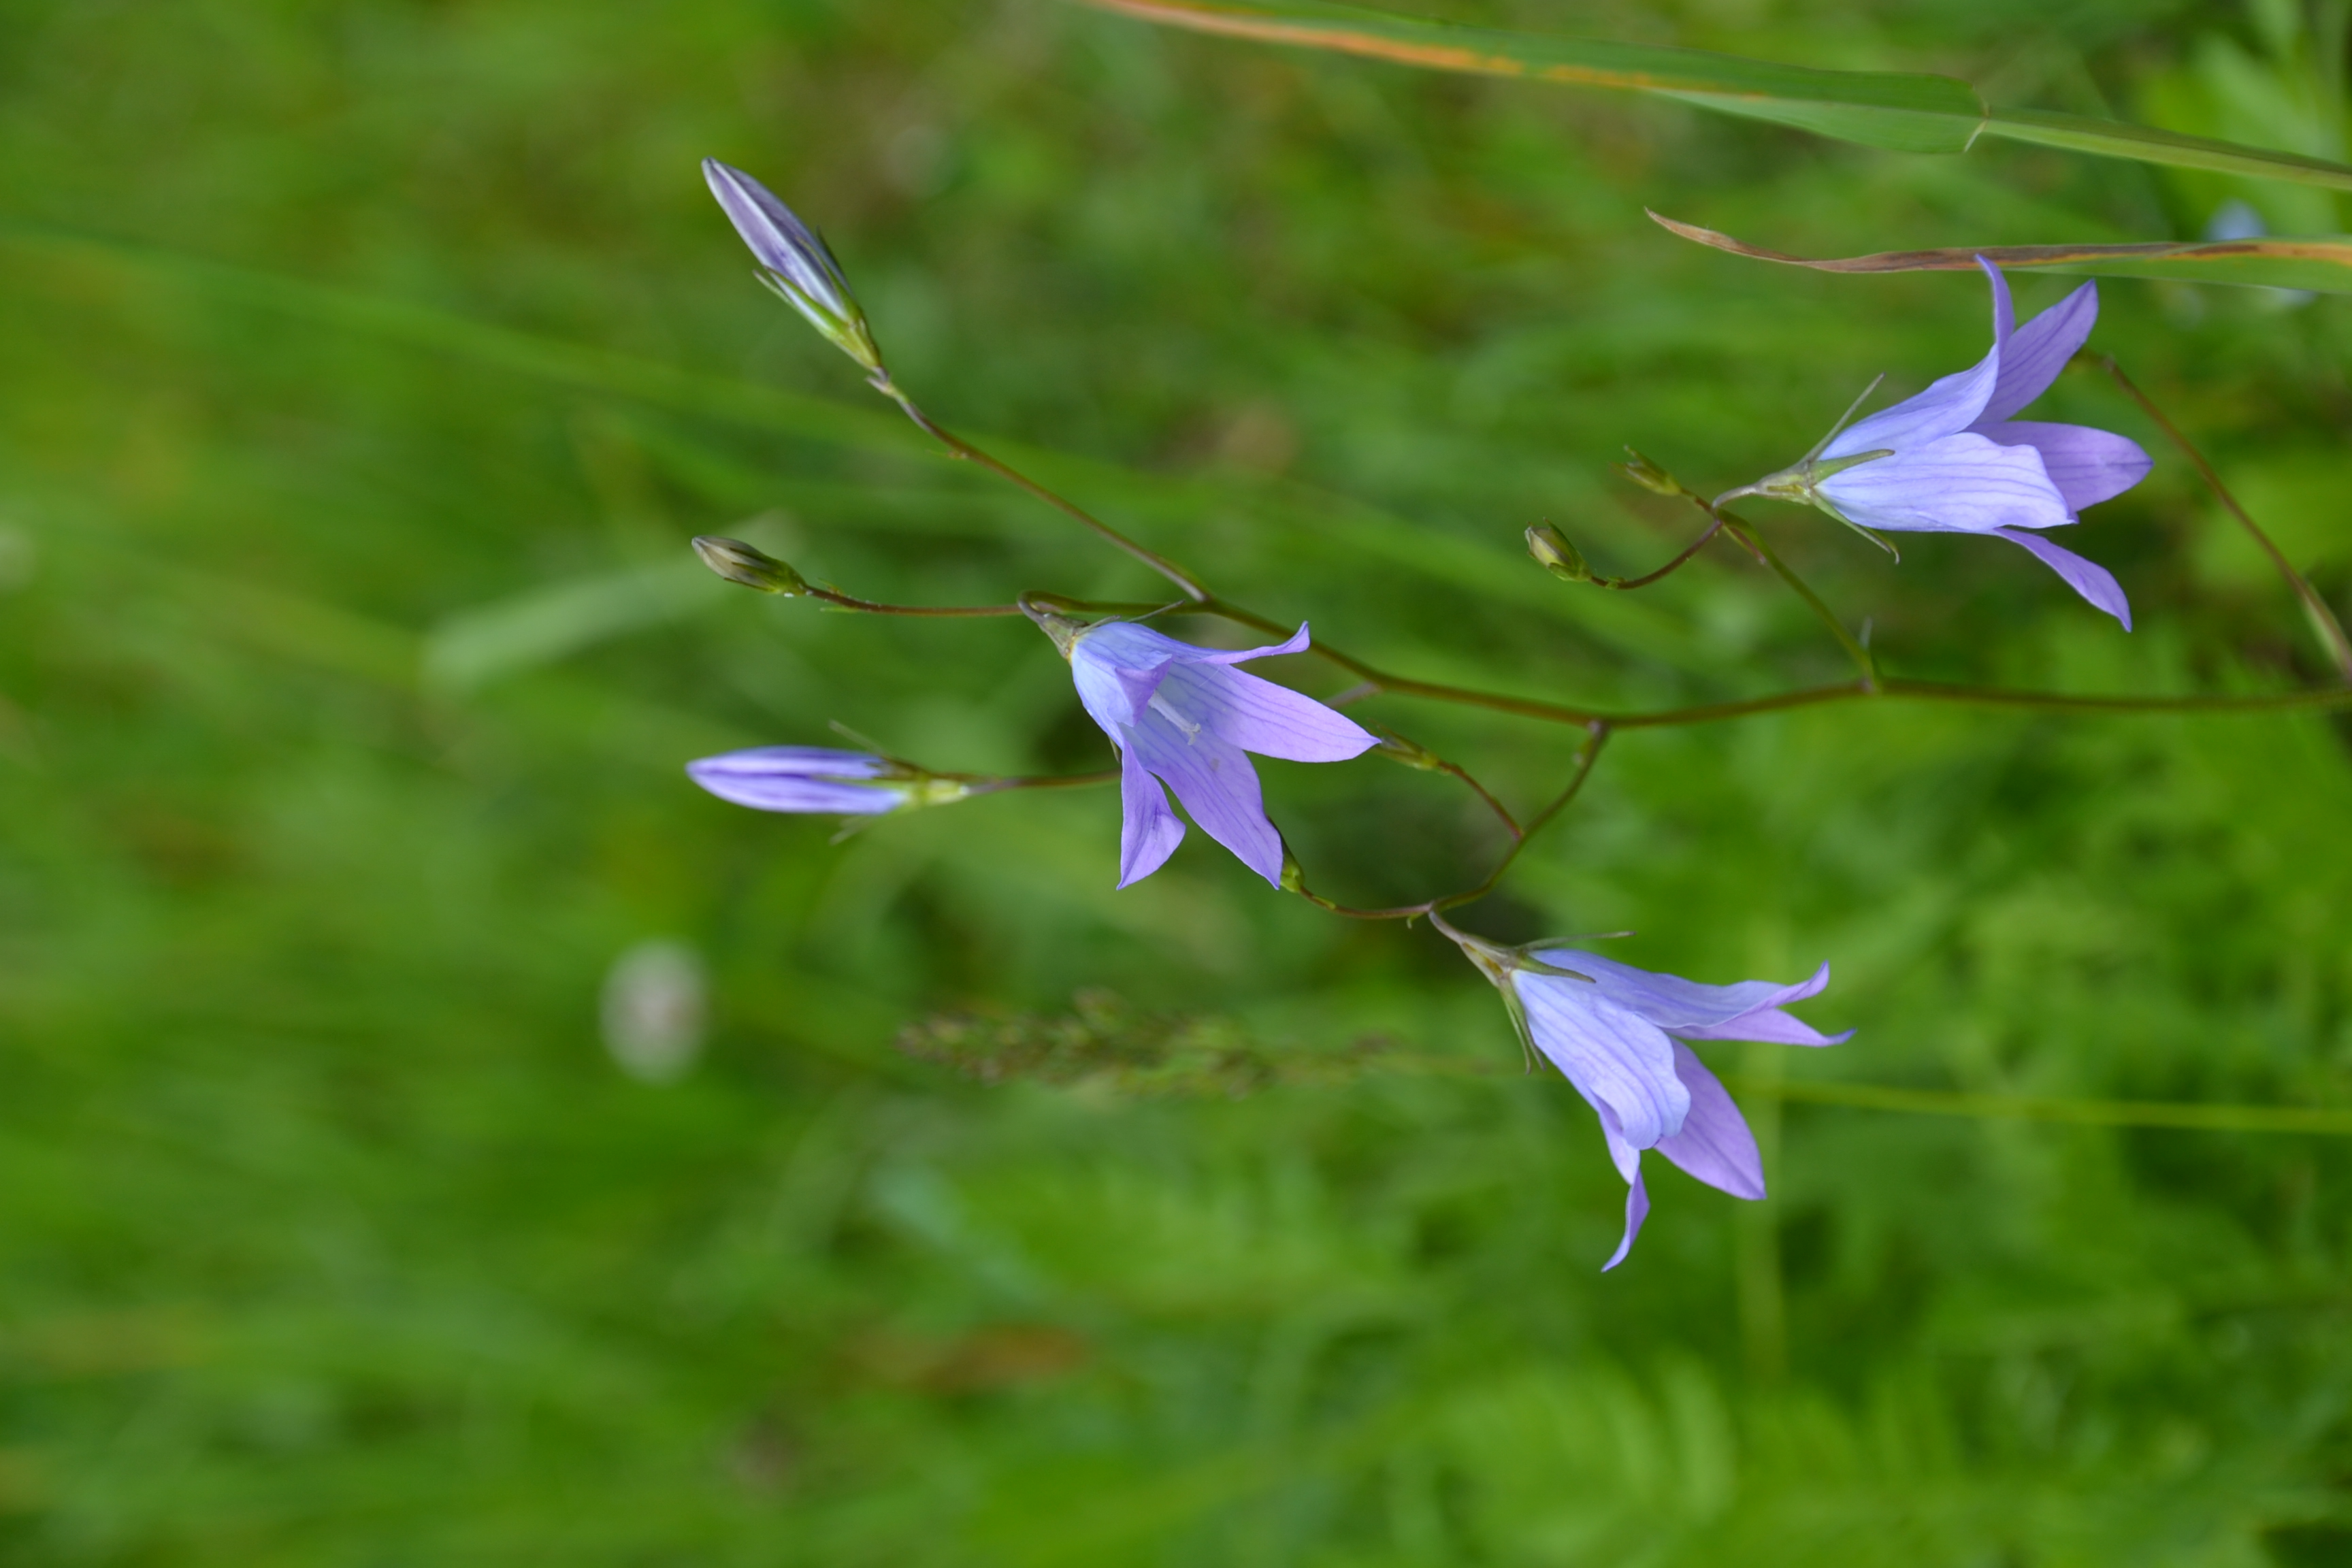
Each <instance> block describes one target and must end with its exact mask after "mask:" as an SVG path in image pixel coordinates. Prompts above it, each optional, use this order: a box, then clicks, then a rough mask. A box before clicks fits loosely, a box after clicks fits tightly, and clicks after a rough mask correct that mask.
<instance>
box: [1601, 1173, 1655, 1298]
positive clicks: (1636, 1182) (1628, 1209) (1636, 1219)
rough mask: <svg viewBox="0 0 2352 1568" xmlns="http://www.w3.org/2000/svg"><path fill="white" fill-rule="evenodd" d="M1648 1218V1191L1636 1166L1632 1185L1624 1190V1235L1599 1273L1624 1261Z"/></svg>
mask: <svg viewBox="0 0 2352 1568" xmlns="http://www.w3.org/2000/svg"><path fill="white" fill-rule="evenodd" d="M1649 1217H1650V1189H1649V1188H1648V1187H1647V1186H1646V1185H1644V1184H1643V1181H1642V1173H1641V1170H1640V1168H1639V1167H1638V1166H1637V1167H1636V1168H1635V1170H1634V1172H1633V1185H1632V1186H1630V1187H1628V1188H1626V1189H1625V1234H1624V1236H1623V1237H1622V1238H1621V1239H1620V1240H1619V1241H1618V1243H1617V1250H1616V1251H1614V1252H1612V1253H1611V1254H1610V1255H1609V1261H1608V1262H1606V1263H1604V1264H1602V1265H1601V1272H1602V1273H1603V1274H1606V1273H1608V1272H1609V1271H1610V1270H1611V1269H1612V1268H1616V1267H1617V1266H1618V1265H1619V1264H1621V1263H1622V1262H1624V1261H1625V1255H1626V1254H1627V1253H1629V1252H1632V1251H1633V1238H1634V1237H1638V1236H1640V1235H1641V1234H1642V1222H1643V1220H1645V1219H1647V1218H1649Z"/></svg>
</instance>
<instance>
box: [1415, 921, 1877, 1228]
mask: <svg viewBox="0 0 2352 1568" xmlns="http://www.w3.org/2000/svg"><path fill="white" fill-rule="evenodd" d="M1432 923H1433V924H1435V925H1436V926H1437V927H1438V928H1439V929H1440V930H1441V931H1444V932H1445V934H1446V935H1447V936H1449V937H1452V938H1453V939H1454V942H1455V943H1456V944H1457V945H1459V946H1460V947H1461V949H1462V951H1463V952H1464V954H1465V956H1467V957H1468V958H1469V960H1470V961H1471V962H1472V963H1475V964H1476V965H1477V966H1478V968H1479V969H1480V971H1481V972H1482V973H1485V974H1486V978H1487V979H1488V980H1490V981H1492V982H1494V984H1495V986H1496V989H1497V990H1499V991H1500V992H1502V994H1503V1003H1504V1005H1505V1006H1507V1008H1509V1010H1510V1013H1511V1020H1512V1022H1513V1023H1514V1024H1515V1025H1516V1026H1517V1027H1518V1030H1519V1034H1520V1037H1521V1038H1522V1039H1524V1040H1525V1041H1526V1042H1527V1043H1528V1045H1529V1046H1530V1047H1532V1048H1533V1049H1535V1050H1536V1051H1538V1052H1540V1053H1542V1055H1543V1056H1544V1058H1545V1059H1547V1060H1549V1062H1550V1063H1551V1064H1552V1065H1553V1066H1554V1067H1556V1068H1559V1070H1560V1071H1561V1073H1563V1074H1564V1075H1566V1077H1567V1079H1568V1081H1569V1082H1570V1083H1571V1084H1573V1085H1574V1086H1575V1088H1576V1092H1577V1093H1579V1094H1580V1095H1582V1096H1583V1097H1584V1099H1585V1102H1586V1103H1587V1104H1589V1105H1591V1107H1592V1109H1593V1110H1594V1111H1595V1112H1596V1113H1597V1114H1598V1115H1599V1116H1600V1118H1601V1132H1602V1134H1603V1135H1604V1136H1605V1137H1606V1138H1607V1140H1608V1142H1609V1157H1610V1158H1611V1159H1612V1160H1613V1161H1614V1162H1615V1163H1616V1165H1617V1172H1618V1174H1620V1175H1622V1176H1623V1177H1624V1178H1625V1182H1626V1186H1627V1192H1626V1194H1625V1234H1624V1237H1623V1238H1622V1240H1620V1241H1619V1242H1618V1244H1617V1250H1616V1251H1615V1252H1613V1253H1612V1254H1610V1257H1609V1261H1608V1262H1606V1263H1604V1264H1602V1265H1601V1271H1602V1272H1604V1273H1606V1272H1607V1271H1608V1270H1610V1269H1612V1268H1616V1267H1617V1265H1619V1264H1620V1263H1622V1262H1623V1261H1624V1260H1625V1255H1626V1254H1627V1253H1628V1252H1630V1251H1632V1250H1633V1238H1634V1237H1637V1236H1639V1235H1640V1234H1641V1232H1642V1222H1643V1219H1645V1218H1647V1217H1648V1215H1649V1213H1650V1194H1649V1189H1648V1188H1647V1187H1646V1186H1644V1185H1643V1181H1642V1151H1643V1150H1644V1149H1655V1150H1656V1151H1657V1152H1659V1153H1661V1154H1663V1155H1664V1156H1665V1157H1666V1158H1667V1159H1669V1160H1671V1161H1673V1162H1674V1163H1675V1164H1677V1165H1679V1166H1681V1167H1682V1168H1683V1169H1684V1170H1685V1171H1687V1172H1689V1173H1691V1174H1692V1175H1694V1176H1696V1177H1697V1178H1698V1179H1699V1180H1700V1181H1702V1182H1705V1183H1706V1184H1707V1185H1709V1186H1711V1187H1717V1188H1720V1189H1721V1190H1723V1191H1724V1192H1727V1193H1729V1194H1731V1195H1732V1196H1734V1197H1739V1198H1761V1197H1762V1196H1763V1195H1764V1165H1763V1161H1762V1159H1761V1157H1760V1156H1759V1154H1758V1152H1757V1150H1756V1139H1755V1136H1754V1134H1752V1133H1751V1132H1749V1131H1748V1123H1747V1121H1746V1120H1745V1119H1744V1118H1742V1117H1741V1116H1740V1114H1739V1108H1738V1106H1737V1105H1735V1104H1733V1103H1732V1100H1731V1096H1730V1095H1729V1094H1728V1093H1727V1092H1726V1091H1725V1089H1724V1087H1723V1085H1722V1084H1721V1083H1720V1082H1719V1081H1718V1080H1717V1079H1716V1076H1715V1075H1714V1074H1713V1073H1711V1072H1709V1071H1707V1069H1706V1064H1704V1063H1702V1062H1701V1061H1700V1060H1699V1059H1698V1057H1697V1055H1696V1053H1695V1052H1693V1051H1692V1050H1691V1048H1690V1047H1688V1046H1686V1045H1685V1044H1683V1043H1682V1042H1683V1041H1685V1040H1762V1041H1765V1042H1768V1043H1769V1044H1773V1045H1783V1046H1834V1045H1837V1044H1840V1043H1841V1042H1843V1041H1844V1040H1847V1039H1849V1038H1851V1037H1853V1031H1852V1030H1851V1029H1849V1030H1847V1031H1846V1032H1845V1033H1844V1034H1842V1035H1823V1034H1822V1033H1821V1032H1820V1031H1818V1030H1816V1029H1814V1028H1813V1027H1812V1026H1811V1025H1808V1024H1804V1023H1801V1022H1800V1021H1799V1020H1797V1019H1795V1018H1792V1017H1790V1016H1789V1015H1788V1014H1786V1013H1784V1012H1782V1011H1781V1010H1780V1009H1781V1008H1782V1007H1784V1006H1786V1005H1788V1004H1790V1003H1791V1002H1801V1001H1803V1000H1804V999H1805V998H1807V997H1809V996H1815V995H1818V994H1821V992H1822V988H1823V987H1825V986H1826V985H1828V984H1829V983H1830V966H1829V965H1828V964H1826V963H1824V964H1822V966H1821V968H1820V969H1819V970H1818V971H1816V972H1815V973H1814V974H1813V976H1812V978H1811V979H1810V980H1806V981H1803V982H1801V983H1800V984H1795V985H1775V984H1771V983H1770V982H1769V981H1764V980H1743V981H1740V982H1739V983H1738V984H1735V985H1701V984H1698V983H1696V981H1690V980H1685V979H1683V978H1681V977H1680V976H1678V975H1673V974H1654V973H1651V972H1650V971H1648V970H1645V969H1636V968H1634V967H1633V965H1631V964H1627V963H1618V962H1616V961H1615V960H1614V959H1608V958H1603V957H1601V955H1600V954H1599V953H1595V952H1580V951H1579V950H1577V949H1574V948H1561V947H1545V946H1541V945H1538V946H1536V947H1532V948H1508V947H1502V946H1499V945H1497V944H1496V943H1494V942H1487V941H1486V940H1484V939H1483V938H1479V937H1475V936H1471V935H1469V934H1467V933H1466V932H1463V931H1455V930H1454V928H1453V927H1452V926H1450V925H1447V924H1446V923H1445V921H1444V917H1442V916H1439V917H1433V921H1432Z"/></svg>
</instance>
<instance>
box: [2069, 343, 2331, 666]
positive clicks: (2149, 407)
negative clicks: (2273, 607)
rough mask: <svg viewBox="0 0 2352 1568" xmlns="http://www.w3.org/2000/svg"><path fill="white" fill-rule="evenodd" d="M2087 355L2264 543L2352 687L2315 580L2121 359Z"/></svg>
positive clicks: (2224, 505)
mask: <svg viewBox="0 0 2352 1568" xmlns="http://www.w3.org/2000/svg"><path fill="white" fill-rule="evenodd" d="M2083 357H2084V359H2085V360H2086V361H2088V363H2093V364H2095V365H2097V366H2098V367H2099V368H2100V369H2102V370H2104V371H2105V372H2106V373H2107V374H2108V375H2109V376H2110V377H2112V378H2113V379H2114V381H2115V384H2116V385H2117V386H2120V387H2122V388H2123V389H2124V394H2125V395H2126V396H2127V397H2129V398H2130V399H2131V400H2132V401H2133V402H2134V403H2137V404H2138V405H2139V409H2140V412H2141V413H2143V414H2145V415H2147V416H2148V417H2149V418H2150V419H2152V420H2154V421H2156V427H2157V428H2158V429H2159V430H2161V431H2163V432H2164V438H2165V439H2166V440H2168V441H2169V442H2171V443H2172V446H2173V449H2174V450H2176V451H2178V452H2179V454H2180V455H2181V456H2182V457H2184V458H2188V459H2189V466H2190V467H2191V468H2195V469H2196V470H2197V477H2198V478H2199V479H2203V480H2204V481H2205V488H2206V489H2209V490H2211V491H2212V492H2213V499H2214V500H2218V501H2220V502H2221V509H2222V510H2224V511H2227V512H2228V513H2229V514H2230V515H2231V517H2234V518H2236V519H2237V520H2238V522H2239V525H2240V526H2241V527H2242V528H2244V529H2245V531H2246V532H2247V533H2248V535H2250V536H2251V537H2252V540H2253V542H2255V543H2256V544H2258V545H2260V546H2261V547H2262V551H2263V554H2265V555H2267V556H2269V557H2270V558H2271V564H2272V565H2273V566H2275V567H2277V568H2278V574H2279V575H2280V576H2281V577H2283V578H2284V579H2285V580H2286V585H2287V587H2288V588H2289V589H2290V590H2291V591H2292V592H2293V593H2294V596H2295V598H2296V599H2298V600H2300V601H2301V602H2302V605H2303V613H2304V614H2305V616H2308V617H2309V618H2310V621H2311V629H2312V631H2313V632H2314V633H2315V634H2316V635H2317V637H2318V638H2319V640H2320V642H2321V643H2322V644H2323V645H2325V646H2326V649H2327V653H2328V657H2329V658H2333V659H2334V660H2335V661H2336V673H2337V674H2339V675H2341V676H2342V677H2343V678H2344V681H2345V684H2347V685H2352V638H2347V637H2345V635H2344V623H2343V622H2341V621H2339V620H2337V619H2336V612H2335V611H2334V610H2333V609H2331V608H2329V607H2328V604H2327V601H2326V598H2324V597H2322V596H2321V595H2320V592H2319V590H2318V589H2316V588H2315V587H2313V586H2312V585H2311V581H2310V579H2309V578H2306V577H2305V575H2304V574H2302V573H2300V572H2298V571H2296V570H2295V569H2294V563H2293V562H2291V561H2289V560H2288V559H2287V558H2286V555H2285V552H2283V551H2281V550H2280V549H2279V547H2278V546H2277V545H2276V544H2274V543H2273V542H2271V536H2270V535H2269V534H2267V533H2265V532H2263V530H2262V528H2261V526H2260V525H2259V524H2257V523H2256V522H2255V521H2254V520H2253V519H2252V517H2250V516H2248V515H2247V514H2246V509H2245V508H2244V507H2242V506H2240V505H2239V504H2238V498H2237V497H2235V496H2233V495H2231V493H2230V488H2229V486H2227V485H2225V484H2223V483H2222V482H2221V475H2220V474H2218V473H2215V472H2214V471H2213V465H2212V464H2210V463H2209V462H2207V461H2206V460H2205V454H2204V453H2202V452H2200V451H2199V450H2198V449H2197V447H2196V444H2195V443H2194V442H2192V441H2190V440H2189V437H2187V436H2185V435H2183V434H2182V433H2181V430H2180V427H2179V426H2178V425H2175V424H2174V423H2173V422H2172V421H2171V420H2170V419H2168V418H2167V417H2166V416H2165V413H2164V410H2162V409H2161V408H2158V406H2157V405H2156V403H2155V400H2154V399H2152V398H2150V397H2149V396H2148V395H2147V393H2145V392H2142V391H2141V390H2140V389H2139V384H2137V382H2135V381H2133V380H2132V378H2131V377H2130V376H2128V375H2126V374H2124V369H2123V366H2121V365H2119V364H2117V363H2116V358H2115V355H2113V354H2102V355H2100V356H2098V357H2097V358H2095V359H2092V358H2091V357H2090V356H2088V355H2084V356H2083Z"/></svg>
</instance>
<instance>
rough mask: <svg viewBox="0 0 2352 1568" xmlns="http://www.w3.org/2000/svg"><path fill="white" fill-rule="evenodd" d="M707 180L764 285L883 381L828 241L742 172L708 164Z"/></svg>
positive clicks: (878, 358)
mask: <svg viewBox="0 0 2352 1568" xmlns="http://www.w3.org/2000/svg"><path fill="white" fill-rule="evenodd" d="M702 177H703V179H704V180H705V181H707V182H708V183H709V186H710V194H711V195H714V196H717V197H718V198H719V205H720V206H721V207H723V208H724V209H726V213H727V218H728V221H729V222H730V223H732V224H733V225H734V226H735V232H736V233H737V234H740V235H741V236H742V237H743V243H744V244H746V245H748V246H750V247H751V254H752V255H753V256H754V257H756V258H759V262H760V268H761V271H760V281H761V282H762V283H765V284H766V285H767V286H768V287H769V288H770V289H773V290H775V292H776V293H777V294H778V295H779V296H780V297H781V298H782V300H783V301H784V303H786V304H788V305H790V306H791V307H792V308H793V310H798V311H799V312H800V313H801V314H802V315H803V316H804V317H806V318H807V319H808V323H809V325H811V326H813V327H814V328H815V329H816V330H817V331H820V332H822V333H824V337H825V341H826V342H830V343H832V344H833V346H834V347H835V348H837V349H839V350H840V351H841V352H842V353H845V354H847V355H848V356H849V357H850V358H851V359H854V360H856V362H857V363H859V364H861V365H863V366H865V367H866V374H868V375H874V376H879V375H880V374H882V351H881V350H880V349H879V348H877V346H876V345H875V342H874V333H873V331H871V330H870V329H869V328H868V327H867V326H866V312H865V311H864V310H860V309H859V308H858V304H857V298H856V295H854V294H852V293H851V292H850V291H849V280H848V279H846V278H845V277H843V276H842V271H841V263H839V262H837V261H835V259H834V258H833V251H832V250H831V249H830V248H829V247H827V246H826V245H825V243H824V236H823V235H820V234H818V233H817V231H816V230H814V229H813V228H811V227H810V226H808V225H806V224H804V223H803V222H802V221H801V220H800V218H799V216H797V215H795V214H794V213H793V209H792V208H790V207H788V206H786V205H784V204H783V203H782V202H781V201H779V200H778V199H777V198H776V194H775V193H774V192H773V191H771V190H770V189H768V187H767V186H765V185H763V184H761V183H760V182H759V181H757V180H755V179H753V178H752V177H751V175H749V174H745V173H744V172H743V171H742V170H740V169H737V168H733V167H730V165H728V164H725V163H720V162H719V160H718V159H716V158H705V159H704V160H703V161H702Z"/></svg>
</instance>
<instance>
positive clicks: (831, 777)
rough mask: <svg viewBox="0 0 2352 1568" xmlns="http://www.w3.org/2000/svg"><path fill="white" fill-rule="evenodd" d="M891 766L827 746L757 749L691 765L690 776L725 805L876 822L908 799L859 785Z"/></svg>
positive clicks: (876, 786) (873, 786) (863, 754)
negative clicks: (830, 814)
mask: <svg viewBox="0 0 2352 1568" xmlns="http://www.w3.org/2000/svg"><path fill="white" fill-rule="evenodd" d="M887 765H888V764H887V763H884V762H883V761H882V759H881V758H879V757H876V756H871V755H869V754H867V753H866V752H836V751H832V750H830V749H828V748H826V747H823V746H756V747H753V748H752V749H751V750H749V751H742V752H726V753H725V754H724V755H721V756H716V757H704V758H701V759H700V760H698V761H696V762H691V763H687V764H686V775H687V777H688V778H690V779H692V780H693V781H694V782H695V783H696V784H700V785H701V786H702V787H703V788H704V789H707V790H709V792H710V793H711V794H712V795H717V796H718V797H719V799H721V800H728V801H732V802H734V803H735V804H736V805H748V806H750V807H751V808H752V809H753V810H754V811H804V812H841V813H845V814H848V815H852V816H875V815H878V814H880V813H882V812H886V811H895V810H897V809H898V806H899V805H900V804H901V802H902V801H903V799H904V798H905V797H904V796H903V795H900V793H899V792H898V791H897V790H895V789H891V788H888V787H886V786H884V785H880V784H858V783H856V782H855V781H856V780H858V779H870V778H873V777H875V776H877V774H879V773H882V772H883V771H884V770H885V768H887Z"/></svg>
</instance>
